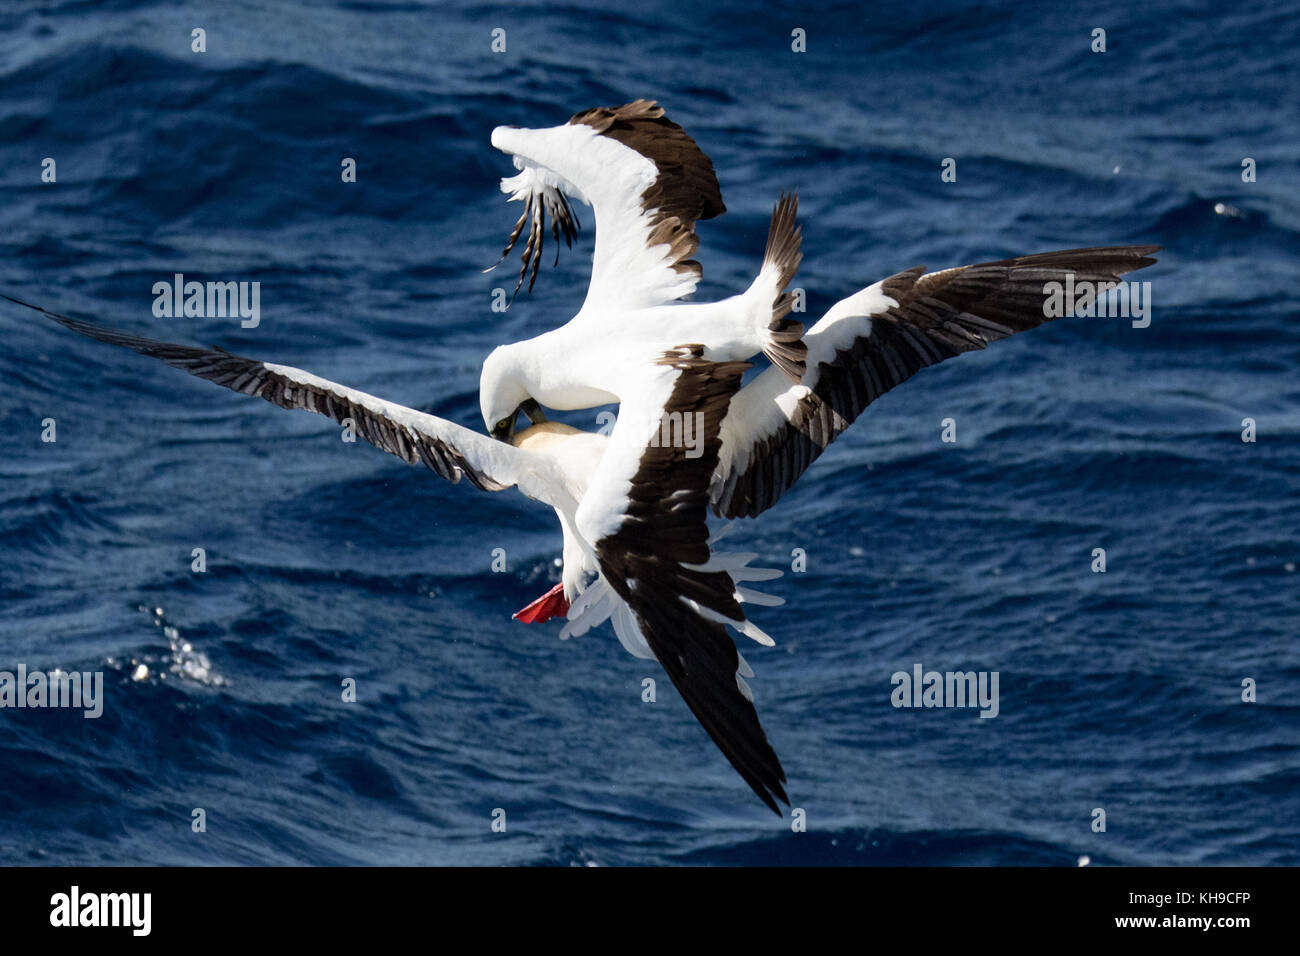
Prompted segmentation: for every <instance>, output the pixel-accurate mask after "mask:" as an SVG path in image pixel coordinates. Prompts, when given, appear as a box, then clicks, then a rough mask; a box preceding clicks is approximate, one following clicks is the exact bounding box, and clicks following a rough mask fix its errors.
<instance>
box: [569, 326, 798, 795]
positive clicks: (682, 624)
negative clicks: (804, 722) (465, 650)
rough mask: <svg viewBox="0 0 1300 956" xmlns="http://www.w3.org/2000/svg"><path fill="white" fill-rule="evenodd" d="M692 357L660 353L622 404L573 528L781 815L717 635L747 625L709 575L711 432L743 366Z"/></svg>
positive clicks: (695, 707)
mask: <svg viewBox="0 0 1300 956" xmlns="http://www.w3.org/2000/svg"><path fill="white" fill-rule="evenodd" d="M702 355H703V347H702V346H698V345H694V346H683V347H681V348H679V349H675V350H673V351H670V352H668V353H667V354H665V355H664V356H663V357H662V358H661V359H660V360H659V362H658V363H657V364H656V365H654V366H652V367H651V370H650V371H649V373H648V379H647V381H646V382H645V383H644V387H643V388H641V389H637V390H636V391H635V397H632V398H630V399H629V398H628V396H630V395H632V390H629V392H628V393H627V394H626V395H625V401H624V403H623V405H622V406H621V407H620V409H619V417H618V424H617V425H616V426H615V428H614V431H613V433H612V434H611V436H610V441H609V444H608V446H607V450H606V453H605V458H604V460H603V461H602V463H601V466H600V468H599V469H598V471H597V473H596V474H595V475H594V476H593V478H592V481H591V483H590V484H589V485H588V488H587V494H586V497H584V499H583V502H582V505H581V506H580V507H579V509H578V526H579V530H580V531H581V532H582V535H583V537H584V538H586V540H588V541H590V542H592V544H593V546H594V549H595V552H596V557H597V560H598V561H599V563H600V569H601V572H602V573H603V574H604V576H605V579H606V580H607V581H608V582H609V584H610V586H611V587H613V588H614V590H615V592H616V593H617V594H618V596H619V597H621V598H622V599H623V600H624V601H625V602H626V603H627V605H628V607H629V608H630V609H631V611H632V613H633V615H635V617H636V621H637V623H638V624H639V625H640V630H641V633H642V635H643V636H644V638H645V641H646V643H647V644H648V645H649V647H650V650H651V651H653V653H654V656H655V657H656V658H658V660H659V662H660V664H662V665H663V668H664V670H665V671H667V673H668V676H669V677H670V678H671V679H672V682H673V684H674V686H676V687H677V689H678V691H679V692H680V693H681V695H682V699H683V700H685V701H686V704H687V706H688V707H690V709H691V712H692V713H693V714H695V717H696V719H698V720H699V722H700V723H701V724H702V725H703V726H704V729H705V730H706V731H707V732H708V734H709V736H710V737H711V738H713V742H714V743H716V744H717V745H718V748H719V749H720V750H721V751H722V753H723V754H724V755H725V756H726V758H727V759H728V760H729V761H731V765H732V766H733V767H735V768H736V770H737V771H738V772H739V773H740V775H741V777H743V778H744V780H745V782H746V783H748V784H749V786H750V787H751V788H752V789H753V791H754V792H755V793H756V794H758V796H759V797H760V798H761V799H762V800H763V802H764V803H766V804H767V805H768V806H769V807H770V808H771V809H772V810H774V811H776V812H777V813H779V812H780V810H779V808H778V807H777V804H776V801H777V800H778V799H779V800H783V801H785V802H787V803H788V802H789V800H788V798H787V797H786V795H785V789H784V788H783V786H782V784H783V783H784V782H785V773H784V771H783V770H782V769H781V762H780V760H778V759H777V756H776V753H775V752H774V751H773V750H772V747H771V745H770V744H769V743H768V742H767V736H766V734H764V732H763V728H762V726H761V725H760V724H759V721H758V713H757V711H756V710H755V709H754V704H753V702H752V701H751V700H750V698H749V696H748V695H747V693H746V690H745V689H744V684H743V680H738V677H744V676H748V675H749V669H748V667H747V666H746V665H745V664H744V663H743V662H742V661H741V659H740V656H739V654H738V653H737V651H736V645H735V644H734V643H733V641H732V639H731V636H730V634H729V633H728V632H727V629H726V626H725V624H724V622H737V624H738V625H743V624H745V623H748V622H746V621H745V615H744V612H743V611H742V610H741V607H740V604H739V603H738V601H737V599H736V585H735V582H734V581H733V580H732V578H731V576H730V575H729V574H728V573H727V572H726V571H720V570H711V569H710V568H709V567H708V565H709V558H710V552H709V533H708V528H707V526H706V521H707V518H708V485H709V478H710V475H711V474H712V473H713V469H714V467H715V465H716V463H717V455H718V442H719V439H718V429H719V426H720V424H721V422H722V419H723V417H724V416H725V415H726V412H727V405H728V402H729V401H730V400H731V397H732V395H734V394H735V392H736V389H737V388H739V386H740V378H741V375H742V374H743V372H744V370H745V369H746V368H748V367H749V366H748V364H747V363H744V362H725V363H712V362H707V361H705V360H704V359H703V358H702V357H701V356H702ZM760 633H761V632H760Z"/></svg>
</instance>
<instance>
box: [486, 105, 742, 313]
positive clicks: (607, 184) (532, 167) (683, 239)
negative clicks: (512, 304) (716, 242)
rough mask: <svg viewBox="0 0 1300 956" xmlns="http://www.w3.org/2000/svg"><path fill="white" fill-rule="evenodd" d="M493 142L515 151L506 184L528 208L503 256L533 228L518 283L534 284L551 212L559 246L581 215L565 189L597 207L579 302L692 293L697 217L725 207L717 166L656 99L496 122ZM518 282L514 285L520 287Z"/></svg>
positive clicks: (650, 302) (651, 300) (614, 306)
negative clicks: (532, 123)
mask: <svg viewBox="0 0 1300 956" xmlns="http://www.w3.org/2000/svg"><path fill="white" fill-rule="evenodd" d="M492 145H493V146H495V147H496V148H497V149H499V150H501V151H502V152H505V153H510V154H512V155H513V157H514V163H515V168H516V169H518V170H520V173H519V175H518V176H514V177H511V178H509V179H503V180H502V181H501V190H502V192H505V193H507V194H509V195H510V199H511V200H512V201H515V200H518V201H520V202H523V203H524V213H523V215H522V216H521V217H520V219H519V221H518V222H517V223H516V224H515V228H514V231H513V232H512V233H511V234H510V239H509V241H508V243H507V245H506V248H505V251H504V252H503V253H502V260H503V261H504V259H505V258H506V256H508V255H509V254H510V250H511V249H512V248H514V244H515V241H516V240H517V239H518V238H519V236H520V235H521V234H522V232H523V230H524V227H525V226H526V225H527V226H528V227H529V231H528V242H527V244H526V245H525V247H524V252H523V267H522V268H521V269H520V271H519V283H522V282H523V280H524V276H525V275H526V274H528V272H529V268H530V266H531V270H532V276H531V278H529V281H528V288H529V289H530V290H531V289H532V287H533V282H534V281H535V280H536V279H537V272H538V269H539V268H540V265H541V257H542V247H543V244H544V242H545V238H546V235H545V234H546V216H547V214H549V215H550V216H551V219H552V226H551V234H552V237H553V238H554V239H555V241H556V243H557V248H556V254H557V255H558V254H559V249H558V243H559V240H560V238H561V235H563V238H564V240H565V241H566V243H567V242H570V241H571V240H572V239H573V237H574V236H576V235H577V231H578V221H577V217H576V216H574V215H573V211H572V209H571V208H570V206H569V204H568V202H567V200H566V199H565V196H566V195H567V196H569V197H572V198H574V199H577V200H580V201H582V202H585V203H588V204H589V205H590V206H591V207H592V208H593V210H595V214H596V249H595V254H594V257H593V261H592V271H591V285H590V287H589V288H588V290H587V299H586V302H585V303H584V304H583V309H584V310H587V309H603V310H610V311H630V310H632V309H638V308H648V307H650V306H655V305H663V304H664V303H665V302H671V301H672V300H674V299H678V298H681V297H682V296H684V295H688V294H689V293H691V292H693V291H694V290H695V285H696V283H697V282H698V281H699V279H700V276H701V270H700V264H699V263H698V262H696V261H694V260H693V259H691V256H693V255H694V254H695V250H696V249H697V248H698V247H699V240H698V239H697V238H696V236H695V223H696V221H697V220H700V219H712V218H713V217H714V216H719V215H721V214H722V213H724V212H726V206H724V205H723V203H722V190H721V189H720V187H719V186H718V177H717V176H716V175H715V174H714V171H713V163H712V161H711V160H710V159H709V157H708V156H706V155H704V153H703V152H702V151H701V150H700V148H699V147H698V146H697V145H696V144H695V140H693V139H691V137H690V136H688V135H687V134H686V132H685V131H684V130H683V129H682V128H681V127H680V126H678V125H677V124H676V123H674V122H672V121H671V120H670V119H668V117H666V116H665V115H664V111H663V109H662V108H661V107H660V106H658V105H657V104H655V103H654V102H652V101H650V100H636V101H635V102H633V103H628V104H627V105H625V106H618V107H613V108H607V107H599V108H597V109H591V110H586V111H584V112H582V113H578V114H577V115H575V116H574V117H573V118H572V119H570V120H569V122H568V123H567V124H565V125H564V126H555V127H552V128H550V129H521V128H519V127H516V126H499V127H497V128H496V129H495V130H493V131H492ZM519 283H517V284H516V285H515V291H518V290H519Z"/></svg>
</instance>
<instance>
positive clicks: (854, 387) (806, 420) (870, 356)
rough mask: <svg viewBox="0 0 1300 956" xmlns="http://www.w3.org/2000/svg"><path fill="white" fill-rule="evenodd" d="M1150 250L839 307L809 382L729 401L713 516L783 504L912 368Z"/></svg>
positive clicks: (763, 379) (1117, 251) (773, 380)
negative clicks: (1065, 286) (1070, 284)
mask: <svg viewBox="0 0 1300 956" xmlns="http://www.w3.org/2000/svg"><path fill="white" fill-rule="evenodd" d="M1159 250H1160V247H1159V246H1110V247H1099V248H1093V249H1071V250H1066V251H1064V252H1048V253H1043V254H1041V255H1034V256H1021V257H1020V258H1017V259H1004V260H1001V261H999V262H986V263H982V264H980V265H973V266H962V267H960V268H957V269H946V270H944V271H943V272H934V273H930V274H928V275H927V274H924V273H925V269H924V267H921V266H918V267H917V268H914V269H909V270H907V271H906V272H900V273H898V274H897V275H895V276H891V277H890V278H888V279H885V280H884V281H882V282H877V283H876V284H875V285H872V286H869V287H868V288H866V289H863V290H862V291H861V292H858V293H856V294H855V295H852V296H850V297H849V298H847V299H843V300H841V301H840V302H837V303H836V304H835V305H834V306H832V307H831V309H830V311H829V312H827V313H826V315H825V316H823V317H822V319H821V321H819V322H818V323H817V324H816V325H814V326H813V327H812V329H811V330H809V331H808V332H806V333H805V334H804V342H805V343H806V344H807V346H808V358H807V373H806V374H805V375H804V378H803V382H802V384H799V385H792V384H791V383H790V380H789V379H788V378H787V377H786V376H785V375H783V374H782V373H781V371H780V370H779V369H775V368H773V369H768V370H767V371H765V372H764V373H763V374H761V375H759V376H758V377H757V378H755V379H754V381H752V382H751V383H750V384H749V385H747V386H745V387H744V388H743V389H741V390H740V393H739V394H738V395H737V396H736V397H735V399H733V401H732V403H731V412H730V414H729V415H728V416H727V419H726V421H724V422H723V424H722V450H721V452H720V455H719V463H718V470H717V473H716V474H715V476H714V483H713V487H712V489H711V492H710V497H711V503H712V505H713V509H714V511H715V512H716V513H718V514H720V515H724V516H726V517H728V518H739V517H752V516H754V515H757V514H760V513H762V512H763V511H766V510H767V509H768V508H770V507H772V505H774V504H776V502H777V501H778V500H779V499H780V498H781V496H782V495H784V494H785V493H786V492H787V491H788V490H789V489H790V487H791V486H792V485H793V484H794V483H795V482H796V481H797V480H798V479H799V476H800V475H802V474H803V473H804V470H805V469H806V468H807V467H808V466H809V465H810V464H812V462H814V461H815V460H816V459H817V457H818V456H819V455H820V454H821V453H822V452H823V451H824V450H825V448H826V446H827V445H829V444H830V443H831V442H832V441H834V440H835V438H836V437H838V436H839V435H840V433H842V432H843V431H844V430H845V429H846V428H848V427H849V425H851V424H853V421H854V420H855V419H856V418H857V417H858V416H859V415H860V414H862V410H863V409H865V408H866V407H867V406H868V405H870V404H871V403H872V402H873V401H875V400H876V399H877V398H879V397H880V396H881V395H883V394H884V393H885V392H887V391H889V390H890V389H891V388H893V387H894V386H896V385H899V384H900V383H902V382H905V381H906V380H907V379H909V378H911V377H912V376H913V375H914V374H916V373H917V372H918V371H919V370H921V369H923V368H925V367H926V366H928V365H935V364H937V363H939V362H942V361H943V360H945V359H949V358H952V357H953V356H954V355H960V354H961V353H962V352H969V351H972V350H974V349H982V348H984V347H985V346H986V345H987V344H988V343H989V342H994V341H997V340H998V339H1002V338H1006V337H1007V336H1008V335H1012V334H1014V333H1016V332H1023V331H1024V330H1026V329H1032V328H1034V327H1036V326H1038V325H1041V324H1043V323H1044V322H1046V321H1048V320H1049V318H1055V317H1056V316H1047V315H1045V314H1044V313H1045V311H1046V310H1045V309H1044V303H1045V301H1046V297H1047V292H1046V289H1045V286H1046V285H1047V284H1048V283H1051V282H1061V283H1064V282H1065V281H1066V275H1067V274H1073V276H1074V281H1075V283H1076V284H1079V283H1083V282H1085V281H1086V282H1091V283H1113V282H1115V281H1117V280H1118V278H1119V277H1120V276H1122V275H1124V274H1125V273H1127V272H1131V271H1133V270H1134V269H1141V268H1144V267H1145V266H1149V265H1151V264H1152V263H1153V262H1155V259H1153V258H1151V255H1152V253H1155V252H1158V251H1159Z"/></svg>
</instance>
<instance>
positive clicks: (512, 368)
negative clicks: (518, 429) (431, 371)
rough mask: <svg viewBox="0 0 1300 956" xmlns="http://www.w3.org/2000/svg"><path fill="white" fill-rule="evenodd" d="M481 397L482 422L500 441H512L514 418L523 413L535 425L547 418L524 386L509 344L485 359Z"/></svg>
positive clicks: (480, 382) (497, 349) (479, 391)
mask: <svg viewBox="0 0 1300 956" xmlns="http://www.w3.org/2000/svg"><path fill="white" fill-rule="evenodd" d="M478 398H479V408H480V410H481V411H482V412H483V425H484V427H485V428H487V430H488V433H489V434H490V435H491V436H492V437H493V438H495V439H497V440H498V441H503V442H505V443H507V444H509V443H510V442H511V441H512V440H513V439H514V437H515V421H516V419H518V418H519V413H520V412H523V413H524V414H525V415H527V416H528V420H529V421H531V422H532V423H533V424H534V425H538V424H541V423H542V422H544V421H546V416H545V415H543V414H542V408H541V406H540V405H538V404H537V401H536V400H535V399H534V398H533V397H532V396H531V395H529V394H528V389H527V388H525V387H524V383H523V376H522V375H521V374H520V372H519V363H518V361H517V360H516V358H515V355H514V353H513V352H512V351H511V346H509V345H502V346H500V347H498V348H496V349H494V350H493V351H492V354H491V355H489V356H488V357H487V360H486V361H484V362H483V374H482V375H481V376H480V378H479V387H478Z"/></svg>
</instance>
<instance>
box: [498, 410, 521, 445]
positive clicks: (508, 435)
mask: <svg viewBox="0 0 1300 956" xmlns="http://www.w3.org/2000/svg"><path fill="white" fill-rule="evenodd" d="M518 417H519V413H518V412H515V414H513V415H511V416H510V423H509V424H508V425H506V427H505V428H494V429H492V437H493V438H495V439H496V440H497V441H503V442H505V443H506V444H507V445H513V444H514V443H515V419H516V418H518Z"/></svg>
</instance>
